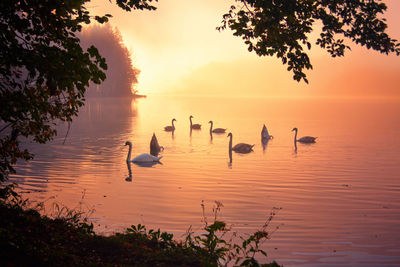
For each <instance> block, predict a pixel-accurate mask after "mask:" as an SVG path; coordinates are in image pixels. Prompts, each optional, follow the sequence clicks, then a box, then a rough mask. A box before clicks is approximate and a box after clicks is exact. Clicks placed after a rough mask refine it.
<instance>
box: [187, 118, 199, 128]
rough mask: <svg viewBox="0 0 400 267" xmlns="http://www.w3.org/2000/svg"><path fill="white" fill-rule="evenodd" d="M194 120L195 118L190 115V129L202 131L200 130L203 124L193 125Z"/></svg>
mask: <svg viewBox="0 0 400 267" xmlns="http://www.w3.org/2000/svg"><path fill="white" fill-rule="evenodd" d="M192 118H193V116H192V115H190V117H189V120H190V129H194V130H200V129H201V124H198V123H195V124H193V123H192Z"/></svg>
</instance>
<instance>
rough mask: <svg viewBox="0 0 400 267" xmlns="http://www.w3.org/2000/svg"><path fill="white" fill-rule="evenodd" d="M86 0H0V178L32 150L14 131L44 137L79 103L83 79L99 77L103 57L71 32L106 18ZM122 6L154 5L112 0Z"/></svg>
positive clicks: (37, 138) (69, 117)
mask: <svg viewBox="0 0 400 267" xmlns="http://www.w3.org/2000/svg"><path fill="white" fill-rule="evenodd" d="M88 2H90V0H71V1H64V0H30V1H26V0H1V1H0V107H1V108H0V182H1V181H4V180H5V179H7V177H8V174H9V173H10V172H14V171H15V170H14V168H13V165H14V164H15V163H16V161H17V159H30V158H32V156H33V155H32V154H31V153H29V151H27V150H26V149H23V148H21V145H20V141H19V137H25V138H30V139H33V141H35V142H38V143H45V142H47V141H49V140H51V139H52V138H53V136H54V135H55V134H56V133H57V132H56V130H55V127H54V125H55V122H56V121H71V120H72V118H73V117H74V116H76V115H77V113H78V109H79V107H80V106H82V105H83V104H84V94H85V90H86V88H87V87H88V85H89V82H93V83H96V84H99V83H100V82H101V81H103V80H104V79H105V74H104V72H103V70H105V69H106V68H107V65H106V63H105V59H104V58H103V57H101V56H100V54H99V53H98V50H97V49H96V48H95V47H94V46H91V47H89V48H88V49H87V50H86V51H84V50H83V49H82V48H81V46H80V45H79V38H78V37H77V36H76V34H77V33H78V32H80V31H81V30H82V25H83V24H90V23H91V21H92V20H96V21H98V22H100V23H104V22H107V21H108V17H110V15H105V16H92V15H91V14H90V12H89V11H88V10H87V9H86V7H85V4H87V3H88ZM116 2H117V4H118V5H119V6H120V7H121V8H123V9H125V10H128V11H129V10H131V9H139V10H143V9H149V10H153V9H155V7H153V6H151V5H149V4H148V3H150V2H152V0H116Z"/></svg>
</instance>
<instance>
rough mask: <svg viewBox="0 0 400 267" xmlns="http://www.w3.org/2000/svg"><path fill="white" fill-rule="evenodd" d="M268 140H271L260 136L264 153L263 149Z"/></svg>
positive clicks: (265, 147)
mask: <svg viewBox="0 0 400 267" xmlns="http://www.w3.org/2000/svg"><path fill="white" fill-rule="evenodd" d="M269 140H271V139H270V138H268V139H267V138H261V145H262V148H263V153H265V150H266V149H267V146H268V142H269Z"/></svg>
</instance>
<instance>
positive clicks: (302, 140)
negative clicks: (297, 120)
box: [292, 128, 317, 144]
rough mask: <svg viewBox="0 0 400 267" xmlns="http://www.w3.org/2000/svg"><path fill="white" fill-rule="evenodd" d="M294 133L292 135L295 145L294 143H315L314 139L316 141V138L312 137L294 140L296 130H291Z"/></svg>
mask: <svg viewBox="0 0 400 267" xmlns="http://www.w3.org/2000/svg"><path fill="white" fill-rule="evenodd" d="M293 131H294V132H295V134H294V143H295V144H296V142H300V143H307V144H310V143H315V139H317V137H312V136H303V137H302V138H300V139H296V138H297V128H293V129H292V132H293Z"/></svg>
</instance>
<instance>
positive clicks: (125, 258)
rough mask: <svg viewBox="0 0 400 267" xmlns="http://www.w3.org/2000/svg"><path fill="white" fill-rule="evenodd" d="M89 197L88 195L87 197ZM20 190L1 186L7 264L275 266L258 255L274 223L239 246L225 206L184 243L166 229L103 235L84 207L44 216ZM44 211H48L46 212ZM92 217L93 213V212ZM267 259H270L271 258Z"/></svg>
mask: <svg viewBox="0 0 400 267" xmlns="http://www.w3.org/2000/svg"><path fill="white" fill-rule="evenodd" d="M82 198H83V197H82ZM30 206H31V203H29V201H28V200H24V199H23V198H22V197H21V196H20V195H19V194H18V193H16V192H15V185H13V184H11V185H8V186H2V187H0V213H1V214H2V216H1V217H0V248H1V249H0V258H1V259H2V263H3V265H6V266H269V267H279V265H278V264H277V263H276V262H272V263H269V264H261V263H259V262H258V260H256V255H257V254H260V255H264V256H267V254H266V252H265V251H263V250H262V249H260V248H259V245H260V244H261V243H262V242H263V241H264V240H267V239H269V238H270V236H271V234H272V233H273V231H272V232H268V231H267V228H269V227H270V226H269V223H270V222H271V220H272V218H273V217H274V216H275V214H276V211H277V210H279V209H275V208H274V209H273V210H272V211H271V214H270V216H269V218H268V219H267V221H266V223H265V224H264V225H263V227H262V228H261V229H260V230H258V231H256V232H255V233H253V234H251V235H249V236H248V237H241V236H240V237H239V238H240V242H236V241H235V240H234V239H233V237H235V236H236V235H235V234H234V235H232V236H231V238H228V235H227V234H228V233H230V229H228V227H227V226H226V224H225V223H224V222H222V221H219V220H218V218H217V213H218V212H219V210H220V207H221V206H220V203H219V202H216V206H215V207H214V212H215V214H214V215H215V216H214V220H213V222H212V223H211V224H209V223H208V222H207V219H206V218H205V219H204V222H205V226H204V229H203V230H204V231H203V233H200V234H195V233H194V232H192V231H191V229H189V230H188V232H187V234H186V236H185V237H184V240H176V239H174V236H173V234H170V233H167V232H161V231H160V230H152V229H150V230H147V229H146V227H145V226H144V225H141V224H138V225H132V226H131V227H130V228H128V229H127V230H126V232H125V233H116V234H113V235H110V236H101V235H97V234H96V233H95V232H94V231H93V224H92V223H88V221H87V217H85V216H87V215H88V214H84V213H83V212H82V210H81V209H80V208H78V209H77V210H75V209H67V208H65V207H61V206H59V205H56V208H55V213H53V215H52V216H50V217H48V216H44V215H41V213H39V212H38V209H39V208H40V207H41V206H40V205H37V206H36V207H35V208H30ZM203 207H204V206H203ZM42 211H43V210H42ZM89 214H90V213H89ZM265 259H266V260H267V258H265Z"/></svg>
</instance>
